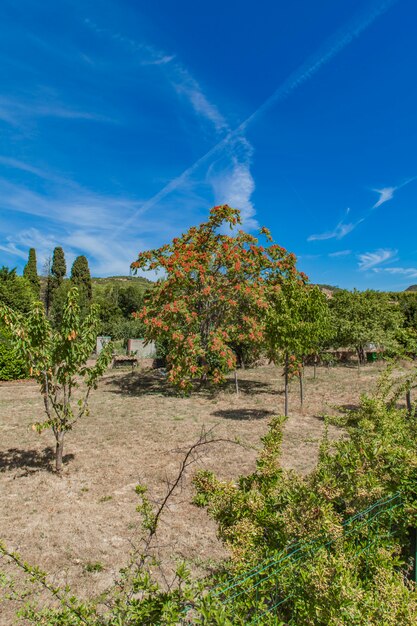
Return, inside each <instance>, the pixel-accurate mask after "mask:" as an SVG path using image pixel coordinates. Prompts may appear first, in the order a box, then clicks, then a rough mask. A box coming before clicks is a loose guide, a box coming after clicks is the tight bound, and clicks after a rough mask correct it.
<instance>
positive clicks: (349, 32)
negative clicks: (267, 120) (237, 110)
mask: <svg viewBox="0 0 417 626" xmlns="http://www.w3.org/2000/svg"><path fill="white" fill-rule="evenodd" d="M397 1H398V0H383V1H382V2H378V3H377V4H375V3H372V4H371V5H370V6H368V8H367V9H366V10H364V11H362V12H361V13H359V14H357V15H356V16H355V17H354V18H353V19H352V20H350V22H349V23H348V24H347V25H345V26H344V27H343V28H341V29H338V30H337V31H336V32H335V33H334V34H333V35H332V36H331V37H330V38H329V39H327V41H326V42H325V44H323V45H322V46H321V47H320V48H319V50H318V51H317V52H316V53H315V54H313V55H312V56H310V57H309V58H308V59H307V60H306V61H305V62H304V63H303V64H302V65H300V66H299V67H298V68H297V69H296V70H295V71H294V72H293V73H292V74H290V76H289V77H288V78H287V79H286V80H285V81H284V82H283V83H282V84H281V85H280V86H279V87H278V88H277V89H276V90H275V91H274V93H273V94H272V95H271V96H269V98H267V99H266V100H265V102H263V104H261V105H260V106H259V107H258V108H257V109H256V110H255V111H254V112H253V113H252V114H251V115H250V116H249V117H247V118H246V119H245V120H244V121H243V122H241V123H240V124H239V126H237V127H236V128H235V129H234V130H232V131H230V132H229V133H228V134H227V135H226V136H225V137H224V138H223V139H221V140H220V141H219V142H218V143H216V144H215V145H214V146H213V147H212V148H211V149H210V150H209V151H208V152H206V153H205V154H204V155H203V156H201V157H200V158H199V159H198V160H197V161H195V163H193V164H192V165H191V166H190V167H188V168H187V169H186V170H184V171H183V172H182V174H180V175H179V176H178V177H177V178H174V179H173V180H172V181H171V182H170V183H168V184H167V185H165V187H163V188H162V189H161V190H160V191H158V193H157V194H155V195H154V196H152V198H150V199H149V200H147V201H146V202H144V203H143V204H141V205H140V207H139V208H138V209H137V210H136V211H135V212H134V213H133V214H132V215H131V216H130V217H129V218H128V219H127V220H126V221H125V222H124V223H123V224H121V225H120V226H119V228H117V229H116V230H115V231H114V232H113V236H112V239H114V238H115V237H116V236H117V235H119V234H120V232H121V231H123V230H124V229H125V228H126V227H127V226H129V225H130V224H131V223H132V222H133V221H134V220H135V219H136V218H137V217H138V216H139V215H140V214H141V213H144V212H145V211H147V210H149V209H151V208H152V207H153V206H154V205H155V204H157V203H158V202H159V201H160V200H162V198H165V197H166V196H167V195H168V194H170V193H171V192H172V191H174V190H175V189H177V188H178V187H179V186H180V185H181V184H182V183H183V182H184V181H185V180H186V179H187V178H188V177H189V176H190V175H191V174H193V173H194V172H195V171H196V170H197V169H198V168H199V167H200V165H201V164H202V163H204V162H205V161H207V160H208V159H209V158H210V157H211V156H213V155H214V154H216V153H217V152H218V151H219V150H221V149H222V148H224V147H225V146H226V145H228V144H232V143H233V141H234V140H235V139H236V138H237V137H238V136H239V135H241V134H242V133H243V132H244V131H246V129H247V128H248V126H249V125H250V124H251V123H252V122H254V121H255V120H256V119H257V118H258V117H259V116H260V115H263V114H264V113H265V112H266V111H267V110H268V109H270V108H271V107H272V106H273V105H275V104H277V103H278V102H282V101H283V100H285V99H286V98H288V96H289V95H290V94H292V92H293V91H294V90H295V89H297V87H300V85H302V84H304V83H305V82H307V81H309V80H310V79H311V78H312V77H313V76H314V75H315V74H317V72H318V71H319V70H320V69H321V68H322V67H323V66H324V65H326V64H327V63H329V62H330V61H331V60H332V59H333V58H334V57H335V56H337V55H338V54H339V53H340V52H342V50H344V49H345V48H346V47H347V46H349V44H351V43H352V42H353V41H354V40H355V39H356V38H357V37H359V36H360V35H361V34H362V33H363V32H364V31H365V30H366V29H367V28H369V26H371V24H372V23H373V22H374V21H375V20H376V19H378V18H379V17H380V16H381V15H383V14H384V13H385V12H386V11H388V9H390V8H391V6H393V5H394V4H396V2H397Z"/></svg>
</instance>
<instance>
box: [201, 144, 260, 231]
mask: <svg viewBox="0 0 417 626" xmlns="http://www.w3.org/2000/svg"><path fill="white" fill-rule="evenodd" d="M233 152H234V153H238V155H239V157H236V156H234V155H233V156H232V157H231V159H228V162H227V163H226V164H225V163H223V161H222V160H221V161H220V163H219V162H217V163H215V164H214V165H213V166H212V167H211V168H209V171H208V175H207V180H208V181H209V183H210V185H211V186H212V189H213V193H214V199H215V202H216V204H219V203H225V204H229V205H230V206H233V207H237V208H239V209H240V211H241V215H242V221H243V223H244V224H245V227H246V228H247V229H249V230H255V229H256V228H259V224H258V222H257V220H256V219H255V207H254V205H253V203H252V200H251V198H252V194H253V192H254V191H255V180H254V178H253V176H252V174H251V170H250V166H251V158H252V154H253V149H252V146H251V144H250V143H249V142H248V141H247V140H246V139H245V138H244V137H241V138H240V141H239V145H238V146H236V147H234V149H233ZM219 164H220V167H219Z"/></svg>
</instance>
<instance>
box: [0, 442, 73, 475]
mask: <svg viewBox="0 0 417 626" xmlns="http://www.w3.org/2000/svg"><path fill="white" fill-rule="evenodd" d="M74 458H75V457H74V455H73V454H65V455H64V456H63V458H62V462H63V463H64V464H65V463H68V461H72V460H73V459H74ZM54 462H55V451H54V449H53V448H51V447H48V448H44V449H43V450H19V449H18V448H9V449H8V450H0V472H9V471H12V470H17V469H21V470H25V471H24V472H23V474H21V476H27V475H28V474H33V473H35V472H40V471H47V472H53V471H54Z"/></svg>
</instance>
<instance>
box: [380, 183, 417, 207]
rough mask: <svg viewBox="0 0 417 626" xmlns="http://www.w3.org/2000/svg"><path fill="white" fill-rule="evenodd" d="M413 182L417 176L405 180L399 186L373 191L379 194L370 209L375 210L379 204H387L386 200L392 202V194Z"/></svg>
mask: <svg viewBox="0 0 417 626" xmlns="http://www.w3.org/2000/svg"><path fill="white" fill-rule="evenodd" d="M415 180H417V176H412V177H411V178H407V180H405V181H404V182H403V183H401V184H400V185H397V186H396V187H382V189H373V190H372V191H375V192H376V193H378V194H379V198H378V200H377V202H375V204H374V205H373V207H372V208H373V209H377V208H378V207H379V206H381V204H384V203H385V202H388V200H392V198H393V197H394V193H395V192H396V191H398V189H402V188H403V187H405V186H406V185H409V184H410V183H412V182H413V181H415Z"/></svg>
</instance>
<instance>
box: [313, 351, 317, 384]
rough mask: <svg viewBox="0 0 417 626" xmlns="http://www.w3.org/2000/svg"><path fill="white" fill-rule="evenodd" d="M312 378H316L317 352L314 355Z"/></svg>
mask: <svg viewBox="0 0 417 626" xmlns="http://www.w3.org/2000/svg"><path fill="white" fill-rule="evenodd" d="M313 372H314V373H313V378H314V380H315V379H316V372H317V354H315V355H314V369H313Z"/></svg>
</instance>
